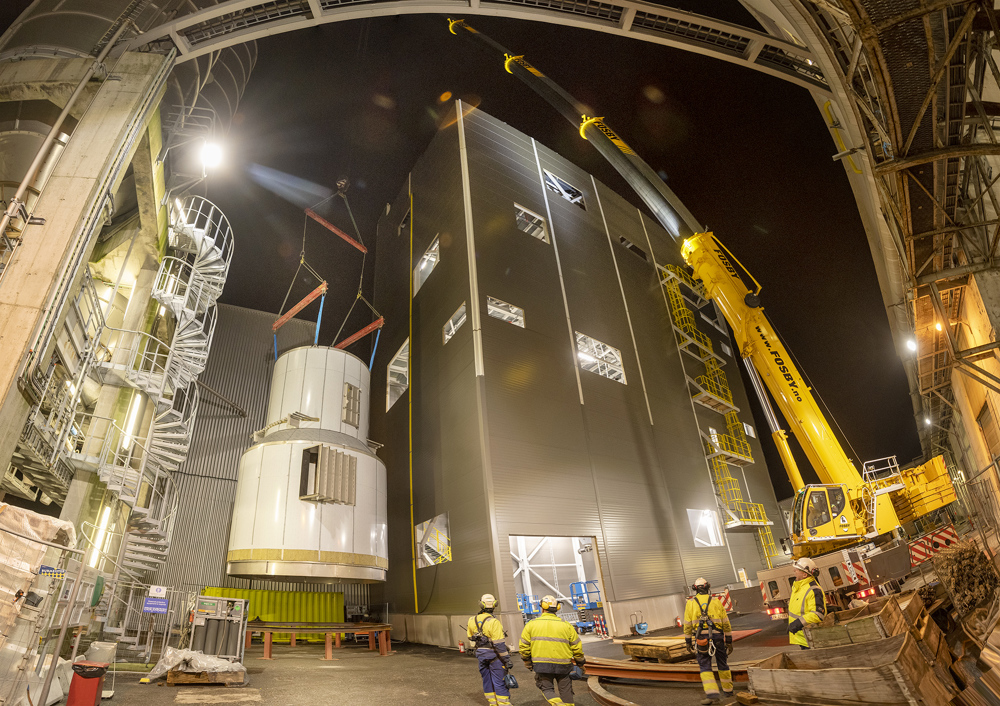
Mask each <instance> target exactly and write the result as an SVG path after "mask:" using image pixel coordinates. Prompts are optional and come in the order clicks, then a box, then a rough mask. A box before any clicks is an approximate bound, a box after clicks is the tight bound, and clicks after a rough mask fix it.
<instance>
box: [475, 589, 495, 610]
mask: <svg viewBox="0 0 1000 706" xmlns="http://www.w3.org/2000/svg"><path fill="white" fill-rule="evenodd" d="M479 607H480V608H482V609H483V610H493V609H494V608H496V607H497V599H496V597H495V596H494V595H493V594H492V593H484V594H483V597H482V598H480V599H479Z"/></svg>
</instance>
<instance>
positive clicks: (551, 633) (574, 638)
mask: <svg viewBox="0 0 1000 706" xmlns="http://www.w3.org/2000/svg"><path fill="white" fill-rule="evenodd" d="M518 651H519V652H520V653H521V658H522V659H525V660H531V662H532V663H533V664H534V669H535V672H538V673H542V674H559V673H561V674H568V673H569V671H570V668H571V667H572V664H573V661H574V660H577V659H583V644H582V643H581V642H580V636H579V635H578V634H577V633H576V628H574V627H573V626H572V625H570V624H569V623H567V622H566V621H565V620H563V619H562V618H560V617H559V616H558V615H555V614H553V613H542V614H541V615H540V616H538V617H537V618H535V619H534V620H531V621H529V622H528V624H527V625H525V626H524V629H523V630H522V631H521V644H520V646H519V649H518Z"/></svg>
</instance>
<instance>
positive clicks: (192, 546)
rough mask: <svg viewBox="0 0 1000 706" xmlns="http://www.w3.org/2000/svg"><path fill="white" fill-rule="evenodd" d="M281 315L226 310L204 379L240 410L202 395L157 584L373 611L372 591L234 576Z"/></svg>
mask: <svg viewBox="0 0 1000 706" xmlns="http://www.w3.org/2000/svg"><path fill="white" fill-rule="evenodd" d="M274 319H275V316H274V314H270V313H267V312H263V311H253V310H250V309H243V308H241V307H236V306H230V305H227V304H220V305H219V313H218V322H217V324H216V327H215V336H214V338H213V341H212V350H211V352H210V354H209V357H208V363H207V365H206V367H205V372H204V373H202V374H201V376H200V378H199V380H201V381H202V382H204V383H205V384H206V385H208V386H209V387H211V388H213V389H215V390H218V391H219V392H220V393H221V394H223V395H225V396H226V397H228V398H229V399H230V400H232V401H233V402H235V403H236V404H238V405H240V406H241V407H242V408H243V409H245V410H246V411H247V416H246V417H243V416H240V415H239V414H238V413H236V412H234V411H233V410H232V408H231V407H229V405H227V404H226V403H225V402H222V401H221V400H219V399H218V398H217V397H215V396H214V395H212V394H211V393H209V392H207V391H206V390H204V389H203V390H202V391H201V400H200V403H199V408H198V416H197V418H196V420H195V425H194V433H193V435H192V439H191V447H190V451H189V452H188V457H187V460H186V461H185V462H184V463H183V464H181V466H180V468H179V469H178V470H177V471H176V472H175V473H174V478H175V479H176V481H177V484H178V487H179V489H180V505H179V509H178V516H177V521H176V525H175V528H174V534H173V538H172V540H171V548H170V554H169V555H168V558H167V561H166V563H165V564H164V565H163V566H162V567H161V568H160V570H159V572H158V573H157V574H156V576H155V578H154V579H153V582H154V583H158V584H162V585H167V586H174V587H176V588H186V589H190V590H198V589H200V588H201V587H203V586H223V587H228V588H254V589H260V590H279V591H344V592H345V596H344V597H345V601H346V602H347V603H349V604H355V603H360V604H367V603H368V588H367V586H362V585H357V586H342V585H323V584H301V583H294V582H285V581H249V580H247V579H237V578H230V577H229V576H227V575H226V552H227V550H228V545H229V526H230V522H231V519H232V514H233V503H234V501H235V495H236V477H237V471H238V468H239V461H240V457H241V456H242V455H243V452H244V451H246V449H247V448H248V447H249V446H250V440H251V438H250V437H251V434H252V433H253V432H254V431H255V430H256V429H260V428H261V427H263V426H264V423H265V422H264V418H265V415H266V412H267V400H268V394H269V389H270V384H271V369H272V367H273V365H274V343H273V337H272V334H271V324H272V323H273V322H274ZM314 327H315V324H311V323H309V322H306V321H301V320H298V319H294V320H292V321H290V322H289V323H287V324H285V326H284V327H283V328H282V329H281V331H279V336H278V345H279V352H281V351H284V350H287V349H289V348H295V347H298V346H302V345H310V344H312V340H313V331H314Z"/></svg>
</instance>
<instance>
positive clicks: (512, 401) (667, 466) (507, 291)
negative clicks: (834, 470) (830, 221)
mask: <svg viewBox="0 0 1000 706" xmlns="http://www.w3.org/2000/svg"><path fill="white" fill-rule="evenodd" d="M464 122H465V126H466V140H467V144H468V150H469V170H470V178H471V188H472V202H473V206H472V218H473V224H474V229H475V236H476V263H477V268H478V274H479V295H480V296H479V301H478V302H475V303H473V302H468V306H470V307H471V306H473V305H475V306H478V307H479V311H480V313H481V316H482V321H483V343H484V356H485V366H486V375H485V388H484V394H485V409H484V410H483V413H484V414H485V415H486V419H487V423H488V429H489V442H490V447H489V454H490V462H491V465H492V474H493V479H494V493H495V518H493V519H495V523H496V528H497V533H498V537H497V541H498V547H499V554H500V557H501V561H500V563H501V568H500V571H501V575H500V576H488V575H486V574H487V573H488V571H490V570H492V567H490V566H489V561H488V560H489V556H488V548H485V547H483V544H482V543H483V542H484V541H485V540H487V539H488V537H489V525H488V523H489V522H490V519H491V518H489V517H488V516H487V515H486V513H485V511H484V509H483V508H485V507H486V505H485V502H484V501H483V499H482V498H483V492H484V491H483V484H484V479H483V471H482V468H481V463H480V461H479V449H478V447H477V444H478V443H479V439H480V434H479V430H478V429H477V428H476V427H475V424H474V422H475V421H476V417H477V405H478V401H477V399H476V397H475V394H474V393H475V390H474V388H473V387H472V386H471V385H470V384H469V381H471V380H472V379H473V377H472V370H471V366H472V359H471V356H472V350H471V335H470V334H471V330H470V325H469V323H468V322H467V323H466V325H465V326H464V327H463V329H462V330H460V331H459V334H458V335H457V336H456V337H455V338H454V339H453V340H452V341H451V342H450V343H449V344H448V345H447V346H444V347H443V348H442V344H441V334H440V328H441V325H442V324H443V323H444V321H445V320H446V319H447V318H448V317H449V316H450V315H451V314H452V312H453V311H454V310H455V308H457V306H458V305H459V304H460V303H461V301H463V300H464V298H465V297H467V296H468V291H469V289H468V274H467V272H462V271H461V266H462V265H463V264H464V259H465V257H466V255H465V253H464V251H463V248H464V242H465V241H464V237H465V236H464V226H463V224H462V223H461V220H460V219H461V218H462V217H463V212H462V200H461V197H462V195H461V191H460V190H459V189H458V188H457V182H456V180H457V179H458V177H459V173H458V171H459V161H458V144H457V140H455V139H454V137H453V134H452V131H446V132H444V133H442V134H441V135H439V136H438V138H437V139H436V140H435V142H434V143H432V146H431V148H430V150H428V152H427V153H426V154H425V155H424V157H423V158H422V159H421V162H420V163H419V164H418V166H417V168H416V169H415V170H414V172H413V174H412V183H413V191H414V194H415V198H414V211H415V214H414V233H415V243H414V253H415V256H416V257H419V255H420V254H422V253H423V250H424V249H425V248H426V244H427V243H429V242H430V240H431V238H433V237H434V235H435V234H436V233H440V234H441V237H442V240H441V242H442V247H444V244H445V243H446V242H447V243H448V246H449V248H451V250H450V251H447V250H444V249H443V250H442V260H441V264H439V265H438V269H436V270H435V271H434V272H433V273H432V275H431V276H430V277H429V278H428V280H427V281H426V282H425V283H424V285H423V287H422V288H421V290H420V292H419V293H418V295H417V297H416V299H415V301H414V324H413V325H414V343H413V346H412V347H411V350H412V355H413V365H414V378H415V382H414V390H415V391H414V439H415V448H414V494H415V506H416V518H415V519H416V521H417V522H419V521H421V520H424V519H428V518H429V517H431V516H433V514H437V513H439V512H449V514H450V517H451V519H452V526H451V530H452V539H453V556H454V558H455V560H454V562H453V563H451V564H444V565H441V566H439V567H435V568H430V569H422V570H420V571H418V583H419V593H420V596H421V600H420V603H421V612H425V611H426V612H430V613H449V612H462V611H468V610H470V605H472V604H473V602H474V599H475V598H476V596H477V595H478V593H480V592H482V591H483V590H490V589H491V588H492V585H491V582H495V583H494V584H493V585H498V586H499V589H500V592H501V601H502V604H503V606H504V607H505V608H507V609H508V610H509V609H510V608H511V607H512V606H513V602H514V595H513V594H514V586H513V567H512V565H511V559H510V554H509V551H508V548H509V535H512V534H524V535H557V536H593V537H595V538H597V549H598V554H599V558H600V562H601V571H602V575H603V578H604V587H605V590H606V600H616V601H621V600H628V599H637V598H642V597H647V596H661V595H665V594H671V593H677V592H681V591H684V590H685V587H686V585H687V584H690V583H691V581H692V580H693V579H694V578H696V577H697V576H700V575H704V576H705V577H706V578H708V579H709V580H710V581H712V582H713V583H716V584H724V583H728V582H731V581H733V580H735V577H734V572H733V562H732V561H731V560H730V554H729V550H728V549H727V548H726V547H722V548H707V549H696V548H695V547H694V543H693V538H692V536H691V530H690V526H689V524H688V520H687V509H688V508H691V509H706V508H715V507H716V499H715V492H714V484H713V483H712V480H711V478H710V476H709V473H708V469H707V465H706V461H705V458H704V452H703V450H702V444H701V440H700V438H699V435H698V424H697V421H696V420H697V417H696V415H697V414H699V412H695V411H694V409H693V406H692V404H691V401H690V392H689V390H688V387H687V383H686V381H685V379H684V371H683V369H682V367H681V363H680V358H679V353H678V350H677V346H676V343H675V341H674V337H673V333H672V329H671V325H670V315H669V312H668V310H667V307H666V304H665V301H664V298H663V294H662V292H661V289H660V286H659V283H658V278H657V275H656V271H655V267H654V265H653V262H652V259H651V258H650V259H649V260H643V259H642V258H640V257H639V256H638V255H636V254H635V253H633V252H630V251H629V250H628V249H626V248H625V247H622V246H621V244H620V243H619V242H618V235H619V234H621V235H624V236H626V237H627V238H628V239H629V240H630V241H631V242H632V243H634V244H636V245H638V246H639V247H641V248H642V249H643V250H649V249H650V245H649V244H648V243H647V242H646V240H647V235H646V233H644V232H643V227H642V226H643V222H642V221H641V218H640V215H639V213H638V212H637V211H636V210H635V208H634V207H631V206H629V205H628V204H627V203H626V202H625V201H624V200H623V199H621V198H620V197H618V196H617V195H615V194H613V193H612V192H611V191H610V190H608V189H607V188H606V187H603V186H602V185H597V187H596V188H597V189H598V192H599V193H600V200H601V203H602V205H603V206H604V210H605V216H606V217H607V222H608V229H609V230H610V233H611V243H609V242H608V240H609V237H608V234H607V232H606V231H605V226H604V221H603V220H602V219H601V212H600V209H599V206H598V192H595V190H594V189H595V186H594V184H593V183H592V181H591V179H590V177H589V175H587V174H586V173H585V172H583V171H582V170H580V169H578V168H577V167H575V166H574V165H572V164H571V163H570V162H568V161H566V160H565V159H563V158H561V157H560V156H558V155H556V154H554V153H552V152H551V151H549V150H547V149H545V148H544V147H542V146H540V145H539V146H538V152H539V155H540V160H541V162H542V166H543V167H544V168H546V169H549V170H551V171H552V172H554V173H556V174H558V175H559V176H561V177H562V178H564V179H566V180H567V181H569V182H570V183H571V184H573V185H574V186H576V187H577V188H579V189H580V190H581V191H583V192H584V194H585V197H586V202H587V210H583V209H580V208H579V207H578V206H576V205H573V204H570V203H569V202H567V201H565V200H562V199H560V198H559V197H558V196H556V195H554V194H551V192H546V191H545V189H544V187H543V185H542V184H541V183H540V181H539V177H538V169H537V166H536V163H535V152H534V149H533V145H532V141H531V140H530V138H528V137H526V136H524V135H522V134H521V133H518V132H517V131H515V130H513V129H511V128H510V127H509V126H507V125H504V124H503V123H501V122H499V121H497V120H495V119H493V118H491V117H490V116H488V115H486V114H484V113H482V112H480V111H472V112H471V113H470V114H469V115H467V116H466V117H465V120H464ZM404 194H405V190H404V193H401V195H400V198H399V199H397V202H396V204H394V205H393V207H392V210H391V212H390V213H389V214H388V215H387V217H386V218H384V219H383V223H382V225H380V230H379V253H380V256H379V258H380V260H381V262H380V263H379V264H378V276H377V280H376V296H377V298H378V299H377V301H376V305H377V306H378V307H379V309H380V310H386V309H387V308H390V307H397V308H398V311H399V314H400V315H403V316H404V317H405V314H406V309H405V306H406V297H407V289H406V287H407V282H408V278H409V273H408V271H407V267H408V260H407V257H406V250H407V249H408V242H406V239H405V234H404V236H397V235H396V233H395V228H396V225H397V223H398V221H399V219H400V218H401V215H402V212H403V211H404V210H405V208H406V201H405V200H404ZM547 196H551V198H550V199H548V209H547V204H546V200H547V199H546V197H547ZM515 202H516V203H518V204H520V205H522V206H524V207H526V208H528V209H530V210H532V211H534V212H536V213H539V214H542V215H546V214H547V213H548V211H549V210H550V211H551V218H550V219H549V218H547V220H549V221H550V223H549V227H550V232H551V235H552V237H553V238H554V240H555V242H556V243H557V245H558V249H559V258H560V260H561V271H562V275H563V278H564V281H565V287H566V294H567V299H568V306H569V314H570V318H571V321H572V327H573V328H574V329H575V330H578V331H581V332H583V333H586V334H587V335H590V336H593V337H594V338H596V339H598V340H600V341H602V342H604V343H607V344H610V345H613V346H615V347H616V348H618V349H619V350H621V352H622V355H623V359H624V365H625V369H626V374H627V375H628V385H621V384H619V383H617V382H614V381H611V380H608V379H606V378H603V377H601V376H598V375H595V374H593V373H588V372H582V371H581V373H580V376H581V379H580V383H581V385H582V389H583V396H584V401H585V404H584V405H583V406H582V407H581V405H580V402H579V391H578V387H577V378H576V373H575V365H576V363H575V357H576V352H575V348H574V344H573V342H572V340H571V338H570V333H569V330H568V327H567V323H566V311H565V308H564V304H563V297H562V292H561V289H560V284H559V270H560V268H559V267H557V263H556V256H555V249H554V248H553V246H552V245H549V244H546V243H544V242H542V241H540V240H537V239H535V238H533V237H531V236H530V235H528V234H526V233H523V232H521V231H520V230H518V229H517V227H516V223H515V218H514V203H515ZM645 225H646V229H647V230H648V231H649V238H650V239H651V240H652V241H653V248H652V249H653V250H654V251H655V252H656V256H657V259H658V260H659V261H660V262H661V263H662V262H665V261H666V262H674V263H678V262H679V253H678V252H677V247H676V245H675V244H673V242H672V241H671V239H670V237H669V235H667V234H666V233H665V232H664V231H663V230H662V229H661V228H659V226H657V225H655V224H653V223H651V222H649V221H648V220H647V222H646V224H645ZM616 261H617V264H618V267H619V269H620V272H621V280H622V284H621V286H619V283H618V278H617V277H616V274H615V263H616ZM487 296H494V297H496V298H499V299H501V300H503V301H506V302H509V303H511V304H513V305H515V306H518V307H522V308H523V309H524V311H525V327H524V328H519V327H515V326H512V325H510V324H508V323H505V322H503V321H500V320H498V319H493V318H491V317H489V316H488V315H487V312H486V304H485V299H486V297H487ZM626 304H627V306H628V310H629V314H630V315H631V319H632V328H633V329H634V336H635V344H633V340H632V336H633V332H632V331H630V328H629V324H628V319H627V317H626V312H625V307H626ZM387 320H388V317H387ZM404 321H405V318H404ZM387 332H388V337H389V341H391V343H388V345H386V344H387V342H386V341H383V345H384V346H385V347H384V348H383V349H381V350H383V351H384V353H383V354H381V355H380V359H379V360H378V361H377V362H376V371H375V375H374V376H373V399H374V398H376V397H377V395H378V394H380V392H379V386H381V392H383V393H384V384H385V373H384V366H385V364H386V362H387V361H388V356H389V355H391V354H392V353H393V352H394V351H395V350H396V349H397V348H398V346H399V344H400V343H402V341H403V339H405V337H406V326H405V324H403V323H397V324H395V325H394V324H393V323H392V322H391V321H390V323H389V324H388V325H387ZM720 336H721V334H720ZM383 338H386V336H385V335H383ZM456 344H458V345H456ZM640 360H641V363H642V369H643V373H644V378H645V388H646V394H644V393H643V385H642V381H641V379H640V375H639V365H638V363H639V362H640ZM730 370H731V371H732V372H731V373H730V384H731V385H732V387H733V389H734V392H736V393H737V395H738V397H739V399H740V400H741V401H743V404H745V393H744V391H743V390H742V388H741V385H740V379H739V374H738V372H737V371H736V370H735V368H734V367H731V368H730ZM647 396H648V402H649V411H647V407H646V404H647ZM403 402H405V399H404V400H400V403H403ZM650 414H651V415H652V417H653V420H654V424H653V425H652V426H651V425H650V423H649V418H650ZM719 420H720V421H719V422H717V424H716V427H717V428H723V427H724V424H722V423H721V422H722V421H724V420H722V417H719ZM376 428H377V429H381V433H382V434H384V435H385V436H384V440H385V441H386V442H387V446H386V448H385V449H384V450H383V451H385V452H386V454H387V455H386V456H384V457H385V458H386V459H387V463H388V459H389V458H393V459H396V460H397V461H398V462H399V463H401V464H405V463H406V462H407V458H406V414H405V408H403V409H401V410H400V411H399V412H397V409H396V408H395V407H394V408H393V410H391V411H390V412H389V413H388V414H384V413H380V411H379V408H378V407H375V408H374V409H373V429H376ZM758 448H759V447H757V446H755V450H757V449H758ZM388 465H389V472H390V478H392V477H393V476H394V477H396V478H397V479H400V483H399V484H397V485H399V486H401V487H399V489H398V491H397V498H396V500H395V501H393V499H392V498H391V497H390V516H389V518H390V535H391V536H394V537H395V541H394V542H393V543H391V545H390V567H394V566H395V567H398V566H400V565H405V566H406V567H407V568H409V562H410V554H409V552H410V542H411V541H412V540H411V534H410V531H409V504H408V494H407V490H408V488H407V487H406V486H405V485H404V483H405V482H406V481H407V479H406V475H405V465H404V466H402V467H400V468H398V469H396V471H395V472H394V470H393V463H389V464H388ZM750 473H752V474H755V475H756V476H757V478H758V479H759V478H761V477H762V478H763V479H764V482H765V483H766V478H767V473H766V468H765V467H764V465H763V461H762V460H761V462H760V464H759V465H758V466H755V467H753V469H752V470H751V471H750ZM392 485H393V484H392V482H391V481H390V486H392ZM768 486H769V484H768ZM765 490H767V489H766V488H764V487H762V486H761V487H758V485H754V487H753V491H752V492H753V495H754V499H755V500H757V501H760V502H765V503H773V502H774V500H773V491H770V494H769V496H768V498H764V497H760V498H758V494H760V495H768V493H767V492H764V491H765ZM768 507H769V509H770V507H771V505H768ZM775 517H777V515H775ZM394 526H395V530H394ZM727 541H728V542H729V545H730V546H729V549H732V551H733V553H734V554H738V555H740V559H741V563H740V564H739V566H741V567H742V566H745V567H746V568H747V569H748V570H751V572H752V570H753V568H754V565H753V564H752V562H751V561H749V560H748V559H747V557H748V556H749V557H751V558H756V556H757V552H756V551H755V550H754V549H753V538H752V536H751V535H733V534H729V535H727ZM394 573H396V575H395V577H394V576H393V574H394ZM411 582H412V577H411V576H410V575H409V574H408V573H406V574H400V573H399V572H393V570H392V569H390V578H389V586H388V588H389V590H390V593H391V594H392V597H391V599H390V602H391V603H392V606H393V608H392V610H393V611H399V612H411V611H412V588H408V587H407V583H411ZM407 599H408V601H409V604H407V602H406V601H407ZM425 599H426V600H425Z"/></svg>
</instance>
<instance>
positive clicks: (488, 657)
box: [476, 650, 510, 706]
mask: <svg viewBox="0 0 1000 706" xmlns="http://www.w3.org/2000/svg"><path fill="white" fill-rule="evenodd" d="M476 657H477V658H478V659H479V673H480V674H481V675H482V677H483V694H485V695H486V700H487V701H488V702H489V704H490V706H508V705H509V704H510V690H509V689H507V685H506V684H504V683H503V678H504V674H505V672H504V668H503V663H502V662H501V661H500V658H499V657H497V653H496V652H494V651H493V650H476Z"/></svg>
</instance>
